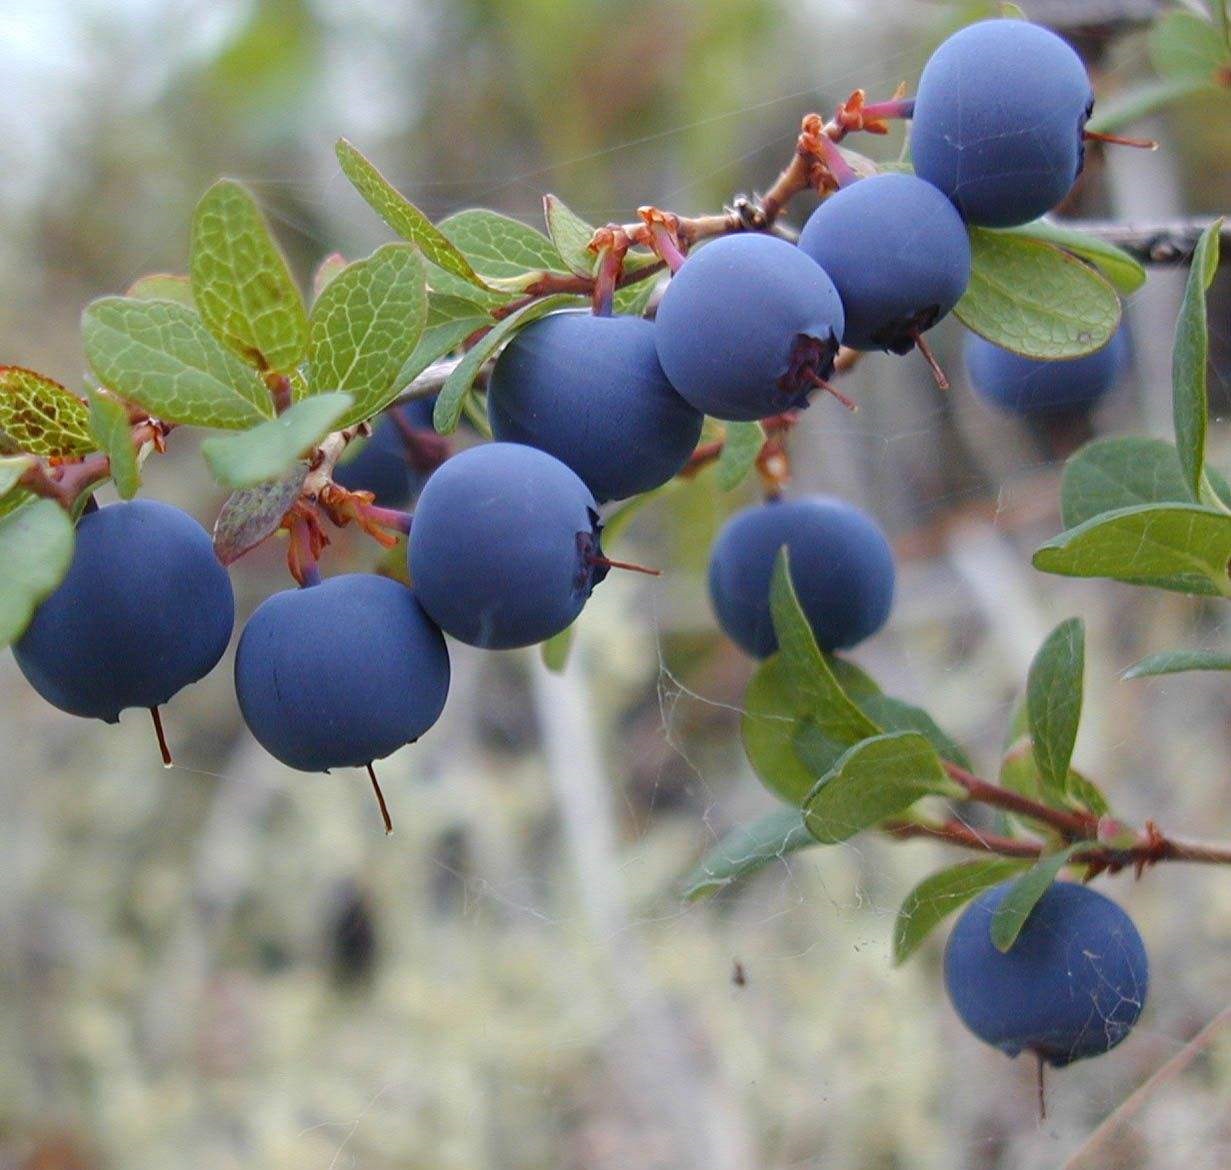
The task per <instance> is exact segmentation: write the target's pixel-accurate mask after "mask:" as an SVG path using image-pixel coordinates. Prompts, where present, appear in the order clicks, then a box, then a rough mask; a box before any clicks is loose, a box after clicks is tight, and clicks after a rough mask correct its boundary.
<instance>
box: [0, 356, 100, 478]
mask: <svg viewBox="0 0 1231 1170" xmlns="http://www.w3.org/2000/svg"><path fill="white" fill-rule="evenodd" d="M5 447H10V448H16V450H17V451H21V452H26V453H28V454H30V455H42V456H45V457H55V456H74V455H85V454H87V453H89V452H90V451H95V450H97V449H98V444H97V443H95V442H94V438H93V436H92V435H91V434H90V410H89V407H87V406H86V404H85V403H84V402H82V401H81V399H80V398H78V397H77V395H76V394H73V393H72V392H71V391H69V390H67V389H65V388H64V387H63V386H61V385H60V383H59V382H56V381H53V380H52V379H51V378H47V377H44V376H43V375H42V374H37V373H35V372H34V371H33V370H26V369H22V367H21V366H0V450H3V449H4V448H5Z"/></svg>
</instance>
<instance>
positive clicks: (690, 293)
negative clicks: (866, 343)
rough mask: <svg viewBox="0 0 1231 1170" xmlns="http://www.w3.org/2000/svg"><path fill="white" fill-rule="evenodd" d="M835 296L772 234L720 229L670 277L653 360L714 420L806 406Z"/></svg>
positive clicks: (824, 279)
mask: <svg viewBox="0 0 1231 1170" xmlns="http://www.w3.org/2000/svg"><path fill="white" fill-rule="evenodd" d="M843 328H844V317H843V312H842V301H841V300H840V299H839V297H838V293H837V290H836V289H835V288H834V286H833V281H831V280H830V279H829V277H828V276H827V275H826V274H825V271H824V270H823V269H822V268H821V267H820V265H819V264H817V263H816V262H815V261H814V260H812V259H811V257H809V256H807V255H805V254H804V253H803V252H801V251H800V250H799V249H798V248H796V247H795V246H794V245H793V244H788V243H787V242H786V241H785V240H780V239H778V238H777V237H775V236H766V235H760V234H756V233H743V234H740V235H734V236H723V237H721V238H720V239H717V240H715V241H714V242H713V243H711V244H707V245H706V246H705V247H703V248H700V249H698V251H697V252H696V253H695V254H694V255H692V256H689V258H688V259H687V260H686V261H685V262H684V264H683V266H682V267H681V268H680V270H679V271H678V272H677V273H676V274H675V275H674V276H673V277H672V278H671V283H670V284H668V285H667V291H666V292H665V293H664V294H663V299H662V304H661V305H659V307H658V315H657V317H656V318H655V321H654V342H655V345H656V346H657V348H658V360H659V361H660V362H662V367H663V370H664V371H665V372H666V375H667V377H668V378H669V379H670V381H671V385H673V386H674V387H675V388H676V389H677V390H678V391H679V392H680V394H682V395H683V397H684V398H685V399H686V400H687V401H689V402H691V403H692V405H693V406H695V407H696V408H697V409H698V410H700V411H702V412H703V413H705V414H709V415H713V416H714V418H721V419H731V420H744V421H746V420H749V419H757V418H768V417H769V416H770V415H773V414H780V413H781V412H782V411H784V410H792V409H796V408H799V407H802V406H806V405H807V404H808V394H809V392H810V391H811V390H812V389H813V388H814V387H815V385H816V379H818V378H820V379H825V378H828V377H829V375H830V374H831V373H832V372H833V359H834V355H835V354H836V353H837V351H838V343H839V342H840V341H841V340H842V332H843Z"/></svg>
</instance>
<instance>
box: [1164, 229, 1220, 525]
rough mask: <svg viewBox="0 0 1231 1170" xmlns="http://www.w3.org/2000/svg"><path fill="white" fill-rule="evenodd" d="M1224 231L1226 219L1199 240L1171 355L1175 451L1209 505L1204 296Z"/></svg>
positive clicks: (1192, 487)
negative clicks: (1206, 467)
mask: <svg viewBox="0 0 1231 1170" xmlns="http://www.w3.org/2000/svg"><path fill="white" fill-rule="evenodd" d="M1221 230H1222V220H1221V219H1219V220H1215V221H1214V223H1212V224H1211V225H1210V226H1209V227H1208V228H1206V229H1205V231H1204V232H1202V233H1201V239H1200V240H1199V241H1198V242H1197V249H1196V251H1195V252H1194V253H1193V260H1192V267H1191V268H1190V269H1189V272H1188V282H1187V285H1186V286H1185V289H1184V300H1183V302H1182V303H1181V305H1180V315H1179V317H1178V319H1177V320H1176V323H1175V345H1174V347H1173V349H1172V356H1171V386H1172V402H1173V407H1174V416H1175V445H1176V450H1177V451H1178V452H1179V456H1180V466H1181V468H1182V469H1183V472H1184V482H1185V484H1186V485H1187V487H1188V491H1189V494H1190V496H1191V498H1192V499H1194V500H1201V501H1202V502H1206V503H1208V502H1211V501H1209V500H1206V499H1205V498H1204V497H1205V494H1206V492H1208V490H1209V489H1208V485H1207V484H1206V482H1205V433H1206V427H1207V425H1208V419H1209V391H1208V387H1207V385H1206V363H1207V362H1208V361H1209V352H1210V336H1209V325H1208V324H1207V321H1206V307H1205V293H1206V289H1208V288H1209V287H1210V284H1211V283H1212V282H1213V280H1214V273H1215V272H1216V271H1217V269H1218V244H1219V232H1220V231H1221Z"/></svg>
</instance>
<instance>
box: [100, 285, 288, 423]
mask: <svg viewBox="0 0 1231 1170" xmlns="http://www.w3.org/2000/svg"><path fill="white" fill-rule="evenodd" d="M82 333H83V337H84V341H85V353H86V360H87V361H88V362H89V363H90V369H91V370H92V371H93V372H94V376H95V377H96V378H97V379H98V380H99V382H100V383H101V384H102V385H104V386H106V387H107V388H108V389H109V390H113V391H115V393H116V394H118V395H119V396H120V397H121V398H124V399H126V400H127V401H129V402H135V403H136V404H137V405H138V406H141V407H143V408H144V409H145V410H148V411H149V412H150V414H152V415H154V416H155V417H157V418H160V419H162V420H163V421H165V422H174V423H184V424H188V425H192V426H201V427H223V428H229V429H236V430H242V429H244V428H246V427H250V426H252V425H253V424H255V423H259V422H261V421H262V420H263V419H266V418H273V416H274V407H273V402H272V401H271V399H270V397H269V390H268V389H267V388H266V386H265V383H264V382H263V381H261V379H260V377H259V376H258V375H257V373H256V372H255V371H254V370H253V369H252V368H251V367H250V366H248V365H245V364H244V363H243V362H242V361H240V360H239V358H237V357H236V356H235V355H234V354H233V353H231V351H230V350H228V349H224V348H223V347H222V346H221V345H219V344H218V342H217V341H215V340H214V338H213V336H212V334H211V333H210V332H209V330H208V329H206V328H205V325H204V324H203V323H202V321H201V318H200V317H198V316H197V314H196V313H194V312H193V311H192V310H191V309H188V308H185V307H184V306H183V305H178V304H173V303H172V302H170V301H141V300H132V299H130V298H127V297H103V298H102V299H101V300H97V301H95V302H94V303H93V304H91V305H88V306H87V307H86V310H85V313H84V315H83V318H82Z"/></svg>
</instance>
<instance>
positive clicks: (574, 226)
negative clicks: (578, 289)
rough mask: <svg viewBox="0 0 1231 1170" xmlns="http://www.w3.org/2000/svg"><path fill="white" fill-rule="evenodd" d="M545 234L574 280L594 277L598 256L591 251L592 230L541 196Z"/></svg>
mask: <svg viewBox="0 0 1231 1170" xmlns="http://www.w3.org/2000/svg"><path fill="white" fill-rule="evenodd" d="M543 217H544V219H546V221H547V234H548V235H549V236H551V242H552V244H553V245H554V246H555V249H556V252H557V253H558V254H559V256H560V259H561V260H563V261H564V263H565V265H566V266H567V267H568V270H569V271H570V272H572V273H573V274H574V275H576V276H593V275H594V269H595V265H596V264H597V262H598V256H597V255H596V254H595V253H594V252H591V251H590V241H591V240H592V239H593V238H594V228H593V226H592V225H590V224H588V223H586V221H585V220H584V219H582V218H581V216H579V215H577V214H576V213H575V212H573V211H572V210H571V209H570V208H569V207H568V205H567V204H566V203H565V202H564V200H562V199H559V198H557V197H556V196H555V195H544V196H543Z"/></svg>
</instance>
